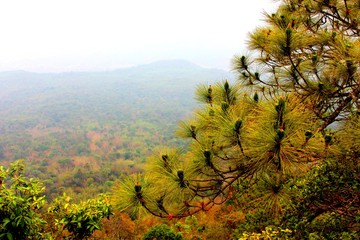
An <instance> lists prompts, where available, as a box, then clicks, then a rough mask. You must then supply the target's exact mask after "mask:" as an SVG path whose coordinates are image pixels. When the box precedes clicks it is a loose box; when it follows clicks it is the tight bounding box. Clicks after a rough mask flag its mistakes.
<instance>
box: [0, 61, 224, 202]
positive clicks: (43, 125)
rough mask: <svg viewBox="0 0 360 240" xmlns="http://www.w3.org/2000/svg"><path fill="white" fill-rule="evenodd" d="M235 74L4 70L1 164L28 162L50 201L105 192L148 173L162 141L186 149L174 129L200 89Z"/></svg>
mask: <svg viewBox="0 0 360 240" xmlns="http://www.w3.org/2000/svg"><path fill="white" fill-rule="evenodd" d="M228 76H229V73H227V72H225V71H222V70H217V69H206V68H202V67H199V66H197V65H195V64H192V63H190V62H187V61H183V60H172V61H160V62H155V63H152V64H148V65H140V66H136V67H131V68H125V69H119V70H115V71H109V72H79V73H76V72H74V73H59V74H53V73H52V74H37V73H29V72H21V71H19V72H3V73H0V98H1V101H0V115H1V118H0V161H1V163H2V164H3V165H6V166H8V165H9V163H10V162H13V161H14V160H17V159H25V164H26V165H27V174H28V175H29V176H31V177H37V178H40V179H41V180H43V181H44V182H45V185H46V186H47V188H46V192H47V195H48V197H50V198H52V197H53V196H56V195H57V194H59V193H61V192H62V191H67V192H72V194H73V195H74V194H76V195H78V196H79V197H80V196H83V198H86V196H91V195H92V194H93V193H97V192H104V191H106V190H109V186H111V182H112V181H114V180H115V179H116V178H118V177H119V176H120V175H121V174H129V173H132V172H137V171H139V170H141V169H142V164H143V163H144V162H145V159H146V157H147V156H149V155H151V153H152V150H153V149H154V148H155V147H156V146H159V145H161V144H165V143H166V144H171V145H177V146H185V143H184V141H181V140H178V139H174V130H175V127H176V124H177V122H178V121H179V119H182V118H184V117H185V116H186V115H188V114H189V113H190V112H191V110H192V109H193V108H194V107H195V106H196V102H195V101H194V97H193V89H194V88H195V87H196V85H197V84H199V83H201V82H209V83H210V82H213V81H214V79H225V78H227V77H228ZM74 176H75V177H74ZM84 192H87V194H89V195H87V194H85V195H84Z"/></svg>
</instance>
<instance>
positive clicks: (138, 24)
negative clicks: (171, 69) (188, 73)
mask: <svg viewBox="0 0 360 240" xmlns="http://www.w3.org/2000/svg"><path fill="white" fill-rule="evenodd" d="M275 5H276V4H274V2H273V1H272V0H257V1H251V2H246V3H245V2H239V1H236V0H229V1H226V2H223V1H212V2H208V1H203V0H199V1H196V2H193V1H189V0H185V1H172V2H168V1H164V0H155V1H152V2H151V3H150V2H146V1H140V2H128V1H107V2H105V3H104V2H100V1H98V0H93V1H82V0H79V1H76V2H73V1H71V2H70V1H68V0H65V1H61V2H56V3H54V2H48V1H44V0H35V1H31V2H23V3H22V4H21V5H19V4H17V3H14V2H2V3H0V22H1V23H2V36H4V37H3V38H2V39H1V40H0V53H1V54H0V71H1V72H3V71H14V70H23V71H29V72H39V73H44V72H73V71H75V72H78V71H108V70H114V69H118V68H123V67H129V66H136V65H143V64H149V63H152V62H156V61H160V60H173V59H184V60H187V61H190V62H193V63H195V64H197V65H200V66H203V67H207V68H217V69H223V70H227V71H228V70H230V68H231V67H230V66H231V59H232V57H233V56H234V55H236V54H239V53H242V52H243V51H244V49H245V48H246V47H245V45H246V39H247V36H248V33H249V32H251V31H252V30H254V29H255V27H256V26H259V25H261V24H262V22H261V19H263V18H264V17H263V14H262V12H264V11H266V12H271V11H272V10H273V9H275V7H276V6H275Z"/></svg>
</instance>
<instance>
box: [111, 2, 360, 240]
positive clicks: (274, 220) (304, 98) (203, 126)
mask: <svg viewBox="0 0 360 240" xmlns="http://www.w3.org/2000/svg"><path fill="white" fill-rule="evenodd" d="M359 13H360V2H359V1H357V0H344V1H340V0H337V1H336V0H284V1H282V2H281V4H280V6H279V8H278V10H277V11H276V13H274V14H265V17H266V22H267V25H265V26H263V27H260V28H257V29H256V30H255V31H254V32H253V33H251V34H250V39H249V44H248V49H249V52H250V55H249V56H247V55H239V56H236V57H235V58H234V60H233V66H234V72H235V74H236V75H237V76H238V80H237V81H236V82H229V81H223V82H219V83H217V84H215V85H212V86H206V85H202V86H199V87H198V89H197V91H196V94H197V99H198V100H199V101H200V102H202V103H203V106H202V107H201V108H200V109H198V110H196V111H195V112H194V115H193V117H192V119H190V120H188V121H185V122H182V123H181V124H180V128H179V131H178V135H179V136H181V137H185V138H189V139H191V142H190V146H189V148H190V150H189V151H188V152H186V153H185V154H183V153H181V152H179V151H176V150H167V149H165V150H161V151H159V152H158V154H157V155H156V156H154V157H153V158H152V159H149V164H148V165H149V166H148V169H147V172H146V174H145V175H144V176H141V177H136V178H133V179H128V180H126V181H123V182H122V183H120V184H118V185H116V186H115V188H114V192H113V199H114V203H115V206H116V207H118V208H119V209H121V210H127V211H134V212H139V210H141V209H144V210H146V211H147V212H150V213H151V214H153V215H155V216H158V217H162V218H168V219H173V218H182V217H185V216H188V215H192V214H195V213H197V212H199V211H207V210H208V209H209V208H211V207H212V206H214V205H219V204H223V203H224V202H226V201H228V200H229V199H233V198H236V200H237V202H239V204H240V203H242V204H241V207H242V208H243V209H244V211H248V212H249V213H252V214H255V215H256V214H257V216H254V217H255V218H256V219H257V220H256V221H254V223H253V224H256V223H255V222H261V221H262V222H263V223H266V224H281V223H284V222H286V216H285V215H284V214H285V213H290V212H291V213H294V212H297V210H299V209H298V208H297V207H298V206H296V204H295V203H299V202H304V203H305V202H306V201H309V198H311V197H313V198H314V199H315V200H314V199H313V200H314V201H317V200H318V198H319V196H318V195H317V194H314V193H313V192H309V189H311V188H312V187H314V186H313V185H311V184H310V183H309V181H311V179H313V177H314V176H316V173H314V171H315V172H316V171H317V169H318V168H320V169H321V168H323V167H324V166H325V165H326V164H330V163H331V164H332V165H331V166H333V164H334V162H335V163H338V164H339V163H341V164H344V165H347V164H348V163H351V165H350V164H349V165H348V166H358V164H359V163H358V160H359V150H358V149H360V145H359V141H360V138H359V135H355V137H354V136H352V134H353V132H354V133H355V134H358V132H359V131H360V124H359V123H360V118H359V114H360V100H359V95H360V79H359V61H360V51H359V50H360V48H359V47H360V40H359V34H360V30H359V22H360V14H359ZM332 169H333V170H332V171H335V170H334V169H336V167H333V168H332ZM355 169H356V168H351V169H348V170H349V171H351V172H352V173H353V175H354V177H353V178H352V179H353V180H354V182H353V183H352V185H349V186H350V188H352V187H353V188H352V189H353V190H352V192H351V196H352V198H354V199H358V198H359V196H360V193H359V188H358V181H359V171H358V170H355ZM319 171H322V170H319ZM308 172H310V173H309V174H308ZM313 174H315V175H313ZM339 174H340V175H338V176H340V177H342V175H341V173H339ZM323 181H327V180H326V179H323ZM329 181H330V180H329ZM339 181H340V182H339ZM333 182H334V184H341V180H340V179H339V180H338V181H333ZM300 186H301V187H300ZM318 187H319V188H320V189H319V190H318V191H321V187H322V185H321V184H320V182H318V185H316V186H315V188H318ZM334 189H336V188H334ZM334 189H333V190H334ZM334 194H335V191H333V192H332V193H329V196H334ZM335 195H336V194H335ZM306 199H308V200H306ZM341 199H342V198H340V197H339V198H338V199H337V200H336V199H334V201H335V202H333V203H331V205H329V207H328V208H321V209H318V210H319V211H318V212H317V213H316V214H315V215H313V216H311V218H312V219H310V216H307V217H308V218H309V219H308V220H309V221H312V220H313V219H315V218H317V217H319V216H320V215H322V216H323V214H324V213H325V212H326V213H329V212H336V213H337V214H340V215H341V214H343V215H345V213H346V212H347V211H345V208H346V206H349V207H351V209H356V206H357V205H356V204H354V202H351V200H350V199H346V201H347V204H345V205H343V206H342V208H339V207H338V205H339V202H341ZM336 201H337V202H336ZM244 203H245V204H244ZM322 204H328V202H326V201H323V202H322ZM329 204H330V203H329ZM253 210H255V211H253ZM351 214H352V218H351V221H350V222H347V223H346V224H345V225H342V227H343V230H344V229H345V230H344V231H347V230H349V231H351V229H350V227H351V226H353V225H354V224H355V223H356V221H358V217H359V213H358V212H356V210H354V211H351ZM343 215H341V216H343ZM284 218H285V220H284ZM259 219H262V220H261V221H260V220H259ZM356 219H357V220H356ZM343 223H344V222H343ZM307 226H308V225H307ZM261 228H264V226H260V225H259V229H261ZM250 230H251V229H250ZM253 230H256V228H253ZM293 230H294V234H293V235H294V236H295V235H296V236H299V235H301V233H300V234H299V233H296V227H294V229H293ZM304 231H305V230H304ZM286 234H288V232H286Z"/></svg>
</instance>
